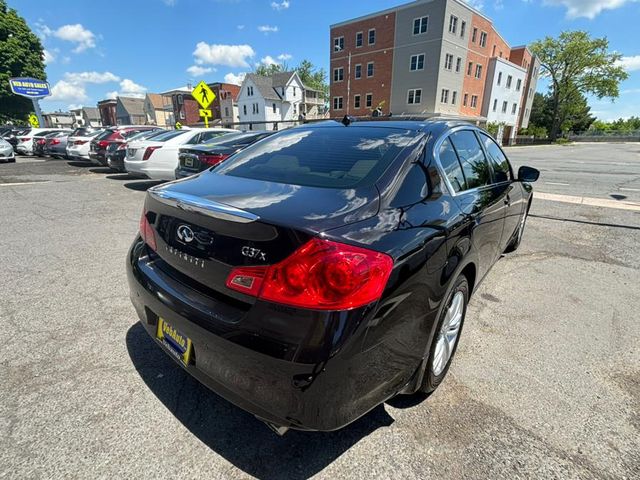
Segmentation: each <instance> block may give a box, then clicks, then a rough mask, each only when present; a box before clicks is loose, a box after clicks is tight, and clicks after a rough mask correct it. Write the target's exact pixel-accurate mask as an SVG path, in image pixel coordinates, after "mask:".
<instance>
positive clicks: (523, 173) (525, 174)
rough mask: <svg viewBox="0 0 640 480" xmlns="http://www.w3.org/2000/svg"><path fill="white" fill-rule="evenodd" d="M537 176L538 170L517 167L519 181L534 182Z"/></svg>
mask: <svg viewBox="0 0 640 480" xmlns="http://www.w3.org/2000/svg"><path fill="white" fill-rule="evenodd" d="M538 178H540V170H537V169H535V168H531V167H525V166H522V167H520V168H519V169H518V181H520V182H535V181H536V180H538Z"/></svg>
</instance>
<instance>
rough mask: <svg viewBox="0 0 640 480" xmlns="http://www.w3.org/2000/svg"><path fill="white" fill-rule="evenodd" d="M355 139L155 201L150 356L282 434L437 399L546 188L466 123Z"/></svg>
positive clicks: (149, 255)
mask: <svg viewBox="0 0 640 480" xmlns="http://www.w3.org/2000/svg"><path fill="white" fill-rule="evenodd" d="M344 123H345V124H346V125H343V124H341V123H338V122H332V121H329V122H322V123H320V124H315V125H304V126H300V127H294V128H291V129H288V130H284V131H282V132H278V133H276V134H274V135H272V136H271V137H269V138H265V139H264V140H261V141H259V142H257V143H255V144H254V145H251V146H249V147H247V148H246V149H244V150H242V151H241V152H239V153H236V154H235V155H234V156H233V157H231V158H229V159H228V160H226V161H225V162H223V163H222V164H220V165H219V166H218V167H215V168H214V169H212V170H207V171H204V172H202V173H200V174H198V175H194V176H192V177H190V178H186V179H182V180H180V181H176V182H172V183H168V184H166V185H162V186H158V187H153V188H151V189H150V190H149V191H148V192H147V195H146V199H145V204H144V208H143V211H142V216H141V219H140V235H139V236H138V237H137V238H136V239H135V241H134V242H133V245H132V247H131V249H130V251H129V254H128V261H127V273H128V281H129V286H130V289H131V294H130V298H131V300H132V302H133V305H134V306H135V309H136V311H137V313H138V315H139V317H140V321H141V323H142V326H143V327H144V328H145V330H146V331H147V332H148V333H149V335H150V336H151V338H153V339H154V341H155V342H157V344H158V345H159V347H160V348H162V349H163V350H164V351H165V352H167V353H168V354H169V356H170V357H171V358H172V359H173V360H174V361H176V362H177V364H178V365H180V366H181V367H182V368H184V369H185V370H186V371H187V372H189V373H191V374H192V375H193V376H194V377H195V378H196V379H197V380H199V381H200V382H202V383H203V384H205V385H207V386H208V387H209V388H211V389H212V390H213V391H215V392H217V393H218V394H219V395H221V396H222V397H224V398H226V399H227V400H229V401H231V402H233V403H235V404H236V405H238V406H240V407H241V408H243V409H245V410H248V411H249V412H251V413H252V414H253V415H255V416H256V417H258V418H259V419H261V420H263V421H265V422H266V423H267V424H268V425H270V426H271V427H272V428H273V429H274V430H276V431H277V432H279V433H284V432H285V431H286V430H287V429H288V428H295V429H302V430H327V431H328V430H336V429H338V428H341V427H343V426H345V425H347V424H348V423H350V422H352V421H354V420H355V419H357V418H359V417H360V416H362V415H364V414H365V413H366V412H368V411H370V410H372V409H373V408H375V407H376V406H377V405H379V404H380V403H382V402H384V401H386V400H387V399H389V398H391V397H393V396H395V395H398V394H410V393H414V392H424V393H430V392H433V391H434V390H435V389H436V388H437V387H438V385H439V384H440V383H441V382H442V381H443V379H444V377H445V375H446V374H447V371H448V369H449V366H450V364H451V361H452V359H453V357H454V354H455V351H456V347H457V345H458V341H459V339H460V333H461V332H462V329H463V323H464V318H465V315H466V313H467V305H468V302H469V298H470V296H471V295H472V294H473V293H474V292H475V291H476V289H477V286H478V285H479V284H480V282H481V281H482V279H483V278H484V277H485V275H486V274H487V273H488V272H489V270H490V269H491V267H492V266H493V264H494V263H495V262H496V261H497V260H498V259H499V258H500V256H501V255H502V254H503V252H511V251H514V250H515V249H517V248H518V246H519V244H520V241H521V239H522V234H523V231H524V227H525V222H526V219H527V214H528V212H529V207H530V206H531V202H532V197H533V192H532V186H531V184H530V182H534V181H535V180H537V178H538V175H539V173H538V171H537V170H535V169H533V168H529V167H520V169H519V171H518V174H517V175H514V172H513V169H512V167H511V164H510V163H509V160H508V159H507V157H506V155H505V154H504V152H503V151H502V149H501V147H500V146H499V145H498V144H497V143H496V142H495V140H494V139H493V138H492V137H491V136H490V135H489V134H488V133H486V132H485V131H483V130H481V129H479V128H477V127H475V126H473V125H471V124H467V123H464V122H452V121H442V120H440V121H436V120H425V121H390V120H387V121H375V122H361V123H360V122H353V123H350V122H349V121H348V120H345V121H344ZM522 288H526V286H522ZM507 301H508V300H507ZM511 301H513V302H517V301H518V300H517V298H514V299H512V300H511ZM134 348H146V347H144V345H142V344H141V345H139V346H134Z"/></svg>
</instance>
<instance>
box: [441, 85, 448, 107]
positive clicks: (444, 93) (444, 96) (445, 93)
mask: <svg viewBox="0 0 640 480" xmlns="http://www.w3.org/2000/svg"><path fill="white" fill-rule="evenodd" d="M440 103H449V90H447V89H446V88H443V89H442V93H441V94H440Z"/></svg>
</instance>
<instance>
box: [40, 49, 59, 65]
mask: <svg viewBox="0 0 640 480" xmlns="http://www.w3.org/2000/svg"><path fill="white" fill-rule="evenodd" d="M43 53H44V63H46V64H47V65H49V64H50V63H53V62H55V61H56V55H55V53H53V52H52V51H51V50H47V49H45V50H44V52H43Z"/></svg>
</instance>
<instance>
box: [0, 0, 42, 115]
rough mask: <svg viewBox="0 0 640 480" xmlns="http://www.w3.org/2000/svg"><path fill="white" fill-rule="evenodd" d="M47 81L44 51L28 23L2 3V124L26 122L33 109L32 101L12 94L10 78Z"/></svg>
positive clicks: (0, 19)
mask: <svg viewBox="0 0 640 480" xmlns="http://www.w3.org/2000/svg"><path fill="white" fill-rule="evenodd" d="M11 77H35V78H38V79H41V80H46V79H47V78H46V73H45V71H44V49H43V48H42V43H40V39H39V38H38V37H37V36H36V35H35V34H34V33H33V32H32V31H31V29H30V28H29V26H28V25H27V22H25V21H24V19H23V18H22V17H20V16H19V15H18V13H17V12H16V11H15V10H14V9H13V8H8V7H7V2H6V0H0V122H2V123H4V122H7V121H17V122H22V121H25V120H26V119H27V117H28V115H29V113H30V112H31V111H32V110H33V106H32V104H31V101H30V100H29V99H28V98H24V97H20V96H18V95H14V94H13V93H11V89H10V88H9V78H11Z"/></svg>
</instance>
